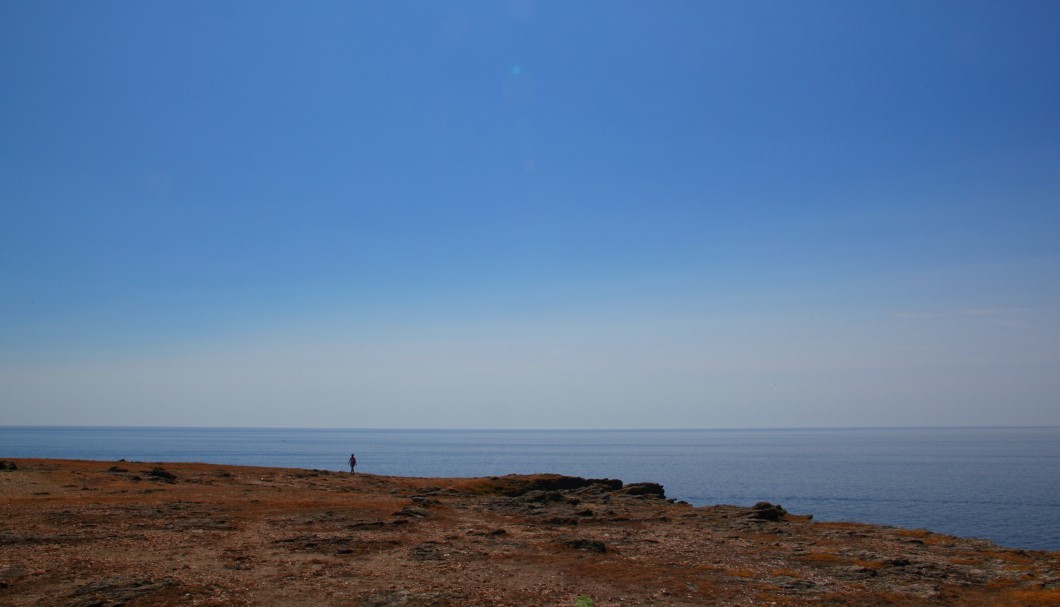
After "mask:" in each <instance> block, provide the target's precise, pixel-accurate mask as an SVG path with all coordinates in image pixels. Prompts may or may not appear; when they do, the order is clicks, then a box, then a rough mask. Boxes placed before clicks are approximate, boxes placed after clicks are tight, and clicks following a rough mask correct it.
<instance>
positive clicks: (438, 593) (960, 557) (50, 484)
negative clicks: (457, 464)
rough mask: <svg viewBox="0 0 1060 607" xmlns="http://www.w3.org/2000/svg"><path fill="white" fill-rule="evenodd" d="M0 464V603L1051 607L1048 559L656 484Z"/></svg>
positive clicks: (1056, 581)
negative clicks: (669, 493)
mask: <svg viewBox="0 0 1060 607" xmlns="http://www.w3.org/2000/svg"><path fill="white" fill-rule="evenodd" d="M0 468H2V469H0V512H2V515H0V521H2V523H0V605H12V606H15V605H19V606H21V605H41V606H43V605H47V606H53V605H57V606H66V607H117V606H119V605H124V606H126V607H141V606H147V605H215V606H220V605H277V606H295V605H307V606H308V605H314V606H317V605H343V606H363V607H387V606H408V607H421V606H422V607H426V606H465V605H467V606H471V605H479V606H491V607H492V606H504V605H512V606H516V605H518V606H524V605H525V606H530V605H533V606H553V605H555V606H560V605H562V606H573V605H575V604H576V603H577V604H579V605H590V604H592V605H595V606H596V607H606V606H613V605H697V606H700V605H807V604H819V605H910V606H911V605H983V606H987V605H989V606H1013V607H1015V606H1021V607H1022V606H1035V607H1036V606H1048V605H1060V553H1057V552H1034V551H1022V550H1009V549H1003V548H999V547H997V546H994V545H993V544H991V543H989V542H986V541H982V540H970V539H961V538H955V537H950V536H944V535H937V534H933V533H929V532H927V531H923V530H907V529H898V528H888V527H878V526H871V525H860V524H851V523H822V522H814V521H812V520H809V519H808V517H804V516H794V515H791V514H786V513H784V512H783V510H782V509H781V508H777V507H774V506H772V505H760V506H759V507H757V508H746V507H736V506H711V507H703V508H695V507H692V506H689V505H687V504H681V503H671V502H670V501H668V500H666V499H665V497H664V496H663V495H661V493H662V488H661V487H659V486H658V485H653V484H650V483H648V484H638V485H626V486H623V485H622V484H621V483H620V482H618V481H592V480H587V479H577V478H571V477H560V476H555V475H535V476H507V477H491V478H481V479H418V478H395V477H381V476H374V475H368V474H357V475H351V474H347V473H338V472H328V471H313V470H295V469H277V468H251V467H237V466H217V465H206V464H180V463H165V464H155V463H139V462H125V461H120V462H95V461H92V462H88V461H56V460H23V459H17V460H10V461H7V462H3V463H2V464H0ZM11 468H14V469H11ZM579 597H580V598H579Z"/></svg>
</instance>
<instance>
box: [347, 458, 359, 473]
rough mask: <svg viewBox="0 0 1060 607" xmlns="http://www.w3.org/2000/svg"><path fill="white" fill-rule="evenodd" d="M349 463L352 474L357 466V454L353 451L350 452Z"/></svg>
mask: <svg viewBox="0 0 1060 607" xmlns="http://www.w3.org/2000/svg"><path fill="white" fill-rule="evenodd" d="M349 464H350V474H353V473H354V472H353V469H354V468H356V467H357V456H356V455H354V454H352V453H351V454H350V461H349Z"/></svg>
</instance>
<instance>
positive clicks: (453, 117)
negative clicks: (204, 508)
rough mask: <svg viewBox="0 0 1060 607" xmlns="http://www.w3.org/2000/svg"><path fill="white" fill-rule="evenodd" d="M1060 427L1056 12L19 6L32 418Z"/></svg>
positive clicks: (6, 19) (18, 246)
mask: <svg viewBox="0 0 1060 607" xmlns="http://www.w3.org/2000/svg"><path fill="white" fill-rule="evenodd" d="M38 423H60V424H123V425H125V424H128V425H170V424H172V425H199V426H211V425H228V426H232V425H235V426H313V427H329V426H333V427H439V428H443V427H456V428H474V427H492V428H567V427H569V428H612V427H617V428H638V427H653V428H657V427H760V426H767V427H787V426H881V425H882V426H893V425H983V424H1051V425H1055V424H1060V3H1057V2H1052V1H1042V2H970V1H953V2H924V1H920V0H918V1H915V2H843V1H838V0H837V1H834V2H727V3H710V2H700V1H693V2H662V3H659V2H561V1H555V2H534V1H525V2H524V1H516V2H509V3H504V2H401V3H394V2H310V3H290V2H280V3H272V2H258V1H254V2H221V3H219V2H191V1H187V2H98V3H83V2H60V3H56V2H46V1H34V2H28V1H26V2H23V1H15V0H12V1H9V2H3V3H0V424H38Z"/></svg>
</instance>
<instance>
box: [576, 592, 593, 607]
mask: <svg viewBox="0 0 1060 607" xmlns="http://www.w3.org/2000/svg"><path fill="white" fill-rule="evenodd" d="M574 607H593V597H591V596H589V595H587V594H580V595H578V598H576V599H574Z"/></svg>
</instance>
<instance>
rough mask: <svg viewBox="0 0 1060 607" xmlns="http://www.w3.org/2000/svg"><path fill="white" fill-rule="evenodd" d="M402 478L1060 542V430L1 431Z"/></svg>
mask: <svg viewBox="0 0 1060 607" xmlns="http://www.w3.org/2000/svg"><path fill="white" fill-rule="evenodd" d="M351 451H353V452H356V453H357V459H358V462H359V464H358V471H363V472H372V473H377V474H387V475H402V476H427V477H433V476H438V477H446V476H487V475H503V474H509V473H533V472H556V473H560V474H569V475H577V476H586V477H610V478H620V479H622V480H624V481H626V482H637V481H655V482H660V483H662V484H663V485H665V486H666V493H667V495H668V496H669V497H674V498H678V499H683V500H687V501H689V502H691V503H693V504H695V505H707V504H717V503H726V504H744V505H749V504H753V503H754V502H757V501H761V500H766V501H771V502H779V503H780V504H782V505H783V506H784V507H785V508H787V509H788V510H789V511H792V512H797V513H806V514H813V515H814V517H815V518H816V519H817V520H850V521H860V522H868V523H877V524H885V525H898V526H902V527H912V528H927V529H931V530H933V531H939V532H943V533H950V534H955V535H961V536H967V537H981V538H987V539H990V540H993V541H995V542H997V543H999V544H1001V545H1005V546H1011V547H1018V548H1028V549H1045V550H1060V428H975V429H970V428H932V429H842V430H832V429H829V430H660V431H657V430H650V431H648V430H636V431H612V430H606V431H603V430H602V431H581V430H579V431H544V430H542V431H510V430H504V431H471V430H437V431H424V430H274V429H220V428H211V429H202V428H57V427H6V428H4V427H0V457H48V458H73V459H94V460H117V459H121V458H125V459H129V460H141V461H151V462H155V461H197V462H211V463H219V464H244V465H260V466H281V467H293V468H316V469H328V470H342V469H344V467H345V461H346V458H347V457H348V455H349V453H350V452H351Z"/></svg>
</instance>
